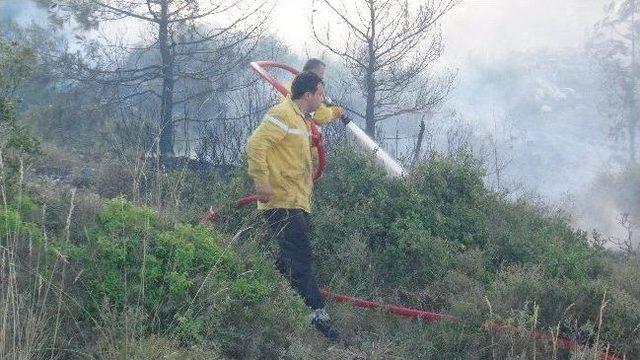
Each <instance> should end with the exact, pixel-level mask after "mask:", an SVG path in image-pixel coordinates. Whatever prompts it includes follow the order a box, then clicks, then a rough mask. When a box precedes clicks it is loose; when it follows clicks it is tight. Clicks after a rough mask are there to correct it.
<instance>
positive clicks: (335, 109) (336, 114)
mask: <svg viewBox="0 0 640 360" xmlns="http://www.w3.org/2000/svg"><path fill="white" fill-rule="evenodd" d="M331 115H332V116H333V118H334V119H340V118H341V117H342V115H344V111H343V110H342V108H341V107H340V106H336V105H334V106H331Z"/></svg>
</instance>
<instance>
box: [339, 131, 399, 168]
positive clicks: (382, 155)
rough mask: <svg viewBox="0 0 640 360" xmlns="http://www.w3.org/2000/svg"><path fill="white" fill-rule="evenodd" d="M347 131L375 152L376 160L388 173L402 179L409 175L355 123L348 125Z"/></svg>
mask: <svg viewBox="0 0 640 360" xmlns="http://www.w3.org/2000/svg"><path fill="white" fill-rule="evenodd" d="M347 129H349V130H351V133H352V134H353V135H354V136H355V138H356V140H357V141H358V143H359V144H360V145H362V146H363V147H364V148H366V149H367V150H369V151H371V152H373V154H374V155H375V156H376V160H378V163H380V164H381V165H382V166H384V168H385V169H386V170H387V173H388V174H389V175H391V176H394V177H401V176H404V175H406V174H407V173H406V172H405V171H404V169H403V168H402V165H400V164H399V163H398V162H397V161H396V160H395V159H394V158H392V157H391V156H389V154H387V152H386V151H384V149H383V148H381V147H380V146H378V144H376V142H375V141H373V140H372V139H371V138H370V137H369V136H368V135H367V134H366V133H365V132H364V131H362V129H360V128H359V127H358V125H356V124H355V123H354V122H353V121H351V122H349V123H348V124H347Z"/></svg>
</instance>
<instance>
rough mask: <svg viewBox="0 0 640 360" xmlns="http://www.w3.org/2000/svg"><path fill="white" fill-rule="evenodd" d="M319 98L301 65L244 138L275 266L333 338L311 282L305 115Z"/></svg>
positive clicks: (320, 89)
mask: <svg viewBox="0 0 640 360" xmlns="http://www.w3.org/2000/svg"><path fill="white" fill-rule="evenodd" d="M323 101H324V83H323V82H322V79H321V78H320V77H319V76H318V75H317V74H315V73H313V72H310V71H305V72H302V73H301V74H299V75H298V76H296V77H295V78H294V80H293V83H292V84H291V96H290V97H287V98H285V99H284V100H283V101H282V102H280V103H279V104H277V105H275V106H273V107H272V108H270V109H269V110H268V111H267V113H266V114H265V115H264V118H263V120H262V123H261V124H260V125H259V126H258V127H257V128H256V130H255V131H254V132H253V133H252V134H251V136H250V137H249V140H248V142H247V148H246V150H247V158H248V163H249V175H250V176H251V178H252V179H253V181H254V183H255V187H256V194H257V195H258V209H259V210H263V212H264V216H265V219H266V221H267V223H268V225H269V229H270V232H271V233H272V234H273V235H274V236H276V237H277V238H278V244H279V246H280V253H279V256H278V260H277V262H276V265H277V268H278V270H279V271H280V272H281V273H282V274H283V275H284V276H286V277H287V278H288V279H289V281H290V283H291V285H292V286H293V287H294V288H295V289H296V290H297V291H298V293H299V294H300V295H301V296H302V298H303V299H304V302H305V303H306V304H307V306H309V307H310V308H311V309H312V313H311V316H310V317H311V323H312V324H313V325H314V326H315V327H316V328H317V329H318V330H319V331H320V332H322V334H323V335H324V336H326V337H327V338H329V339H331V340H336V339H337V337H338V334H337V333H336V332H335V331H334V330H332V329H331V325H330V319H329V315H328V314H327V312H326V311H325V310H324V299H323V298H322V295H321V294H320V289H319V288H318V285H317V284H316V282H315V278H314V273H313V254H312V251H311V245H310V242H309V213H310V212H311V193H312V189H313V181H312V161H311V141H310V136H309V128H308V127H307V123H306V122H305V119H306V118H307V117H308V115H309V114H310V113H312V112H314V111H316V110H317V109H318V108H319V107H320V105H321V104H322V103H323Z"/></svg>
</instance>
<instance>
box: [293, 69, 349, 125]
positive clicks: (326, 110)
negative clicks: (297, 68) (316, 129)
mask: <svg viewBox="0 0 640 360" xmlns="http://www.w3.org/2000/svg"><path fill="white" fill-rule="evenodd" d="M326 67H327V66H326V65H325V63H324V62H322V60H320V59H316V58H311V59H309V60H307V62H306V63H305V64H304V66H303V67H302V71H310V72H312V73H314V74H316V75H318V76H319V77H320V79H322V81H324V73H325V70H326ZM285 88H286V89H287V90H289V93H291V82H288V83H286V84H285ZM343 115H344V111H343V110H342V108H341V107H340V106H338V105H336V104H333V103H332V102H331V100H330V99H329V98H328V97H326V96H325V100H324V101H323V102H322V104H321V105H320V106H319V107H318V108H317V109H316V110H315V111H314V112H313V114H312V118H313V121H314V122H315V123H316V124H318V125H325V124H328V123H330V122H332V121H334V120H336V119H340V118H343ZM343 121H345V120H343Z"/></svg>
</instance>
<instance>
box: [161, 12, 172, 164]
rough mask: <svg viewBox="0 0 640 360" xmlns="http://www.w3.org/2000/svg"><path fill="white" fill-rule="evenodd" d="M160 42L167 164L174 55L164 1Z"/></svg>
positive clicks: (163, 157) (166, 159)
mask: <svg viewBox="0 0 640 360" xmlns="http://www.w3.org/2000/svg"><path fill="white" fill-rule="evenodd" d="M158 24H159V34H158V42H159V45H160V56H161V58H162V100H161V105H160V126H161V128H160V158H161V160H162V164H163V165H165V166H167V165H168V164H169V161H170V159H172V158H173V156H174V153H173V142H174V136H173V133H174V131H173V86H174V83H175V79H174V77H173V67H174V62H173V60H174V58H173V57H174V55H173V52H172V48H171V47H172V46H171V44H169V29H168V26H169V17H168V4H167V2H162V4H161V10H160V21H159V23H158Z"/></svg>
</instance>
